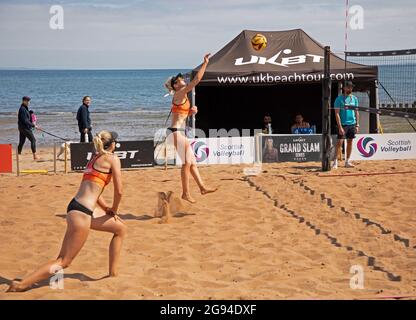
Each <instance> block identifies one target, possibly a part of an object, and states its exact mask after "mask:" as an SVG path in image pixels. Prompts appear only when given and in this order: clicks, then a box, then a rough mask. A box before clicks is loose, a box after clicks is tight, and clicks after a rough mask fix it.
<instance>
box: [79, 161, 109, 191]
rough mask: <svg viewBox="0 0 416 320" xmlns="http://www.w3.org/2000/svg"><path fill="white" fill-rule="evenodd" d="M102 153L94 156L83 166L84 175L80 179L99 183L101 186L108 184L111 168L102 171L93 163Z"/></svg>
mask: <svg viewBox="0 0 416 320" xmlns="http://www.w3.org/2000/svg"><path fill="white" fill-rule="evenodd" d="M101 156H102V154H100V155H96V156H94V158H92V159H91V160H90V161H89V162H88V164H87V167H86V168H85V171H84V176H83V177H82V181H84V180H89V181H93V182H95V183H97V184H99V185H100V186H101V187H102V188H104V187H105V186H106V185H108V184H109V183H110V181H111V175H112V173H111V170H110V172H102V171H99V170H97V169H95V168H94V164H95V162H96V161H97V159H98V158H99V157H101Z"/></svg>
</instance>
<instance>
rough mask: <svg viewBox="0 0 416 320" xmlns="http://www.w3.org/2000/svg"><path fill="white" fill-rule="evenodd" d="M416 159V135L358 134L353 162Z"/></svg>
mask: <svg viewBox="0 0 416 320" xmlns="http://www.w3.org/2000/svg"><path fill="white" fill-rule="evenodd" d="M394 159H416V133H391V134H357V136H356V138H355V139H354V142H353V148H352V154H351V160H394Z"/></svg>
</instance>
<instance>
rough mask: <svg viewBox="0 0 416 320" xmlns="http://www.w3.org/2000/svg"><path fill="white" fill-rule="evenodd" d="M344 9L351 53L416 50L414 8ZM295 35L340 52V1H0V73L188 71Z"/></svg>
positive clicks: (374, 4) (406, 2) (382, 4)
mask: <svg viewBox="0 0 416 320" xmlns="http://www.w3.org/2000/svg"><path fill="white" fill-rule="evenodd" d="M349 3H350V6H353V5H359V6H361V7H362V8H363V10H364V11H363V12H364V20H363V21H364V26H363V29H361V30H352V29H351V28H349V30H348V38H349V40H348V50H350V51H372V50H389V49H409V48H416V40H415V39H416V37H415V34H416V22H415V21H416V19H415V17H416V1H415V0H397V1H391V0H390V1H386V0H361V1H360V0H357V1H354V0H349ZM53 5H60V6H62V8H63V16H64V28H63V29H62V30H53V29H51V28H50V26H49V22H50V19H51V17H52V16H53V15H52V14H51V13H49V10H50V8H51V6H53ZM297 28H302V29H303V30H304V31H305V32H307V33H308V34H309V35H310V36H311V37H312V38H314V39H316V40H318V41H319V42H320V43H321V44H323V45H330V46H331V49H332V50H333V51H339V52H341V51H343V50H344V30H345V0H326V1H324V0H317V1H312V0H297V1H293V0H286V1H280V0H209V1H204V0H199V1H198V0H193V1H192V0H170V1H167V0H152V1H146V0H60V1H59V0H37V1H36V0H35V1H27V0H0V68H15V67H19V68H20V67H23V68H46V69H49V68H51V69H55V68H59V69H163V68H192V67H194V66H197V65H198V64H200V63H201V62H202V57H203V55H204V54H205V53H207V52H211V53H215V52H216V51H218V50H219V49H221V48H222V47H223V46H224V45H225V44H226V43H228V42H229V41H231V40H232V39H233V38H234V37H235V36H236V35H238V34H239V33H240V32H241V31H242V30H244V29H250V30H259V31H261V30H265V31H272V30H289V29H297Z"/></svg>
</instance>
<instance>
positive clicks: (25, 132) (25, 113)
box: [17, 96, 39, 160]
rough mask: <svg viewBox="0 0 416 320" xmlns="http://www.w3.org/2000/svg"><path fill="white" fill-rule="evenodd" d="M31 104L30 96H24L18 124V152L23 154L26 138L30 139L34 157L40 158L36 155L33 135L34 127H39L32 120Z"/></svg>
mask: <svg viewBox="0 0 416 320" xmlns="http://www.w3.org/2000/svg"><path fill="white" fill-rule="evenodd" d="M29 104H30V98H29V97H27V96H24V97H23V98H22V104H21V106H20V109H19V115H18V121H17V125H18V128H19V146H18V147H17V152H18V153H19V154H22V149H23V145H24V144H25V141H26V138H27V139H29V141H30V147H31V149H32V153H33V159H34V160H39V157H38V156H37V155H36V139H35V136H34V135H33V131H32V129H33V128H36V129H37V128H38V127H37V126H36V125H35V124H33V123H32V121H31V120H30V119H31V117H30V113H29Z"/></svg>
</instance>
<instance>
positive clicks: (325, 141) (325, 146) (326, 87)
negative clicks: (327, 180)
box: [322, 46, 332, 171]
mask: <svg viewBox="0 0 416 320" xmlns="http://www.w3.org/2000/svg"><path fill="white" fill-rule="evenodd" d="M330 55H331V49H330V47H329V46H326V47H325V48H324V78H323V81H322V171H330V170H331V159H330V157H331V152H330V151H331V144H332V143H331V114H330V108H331V77H330Z"/></svg>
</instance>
